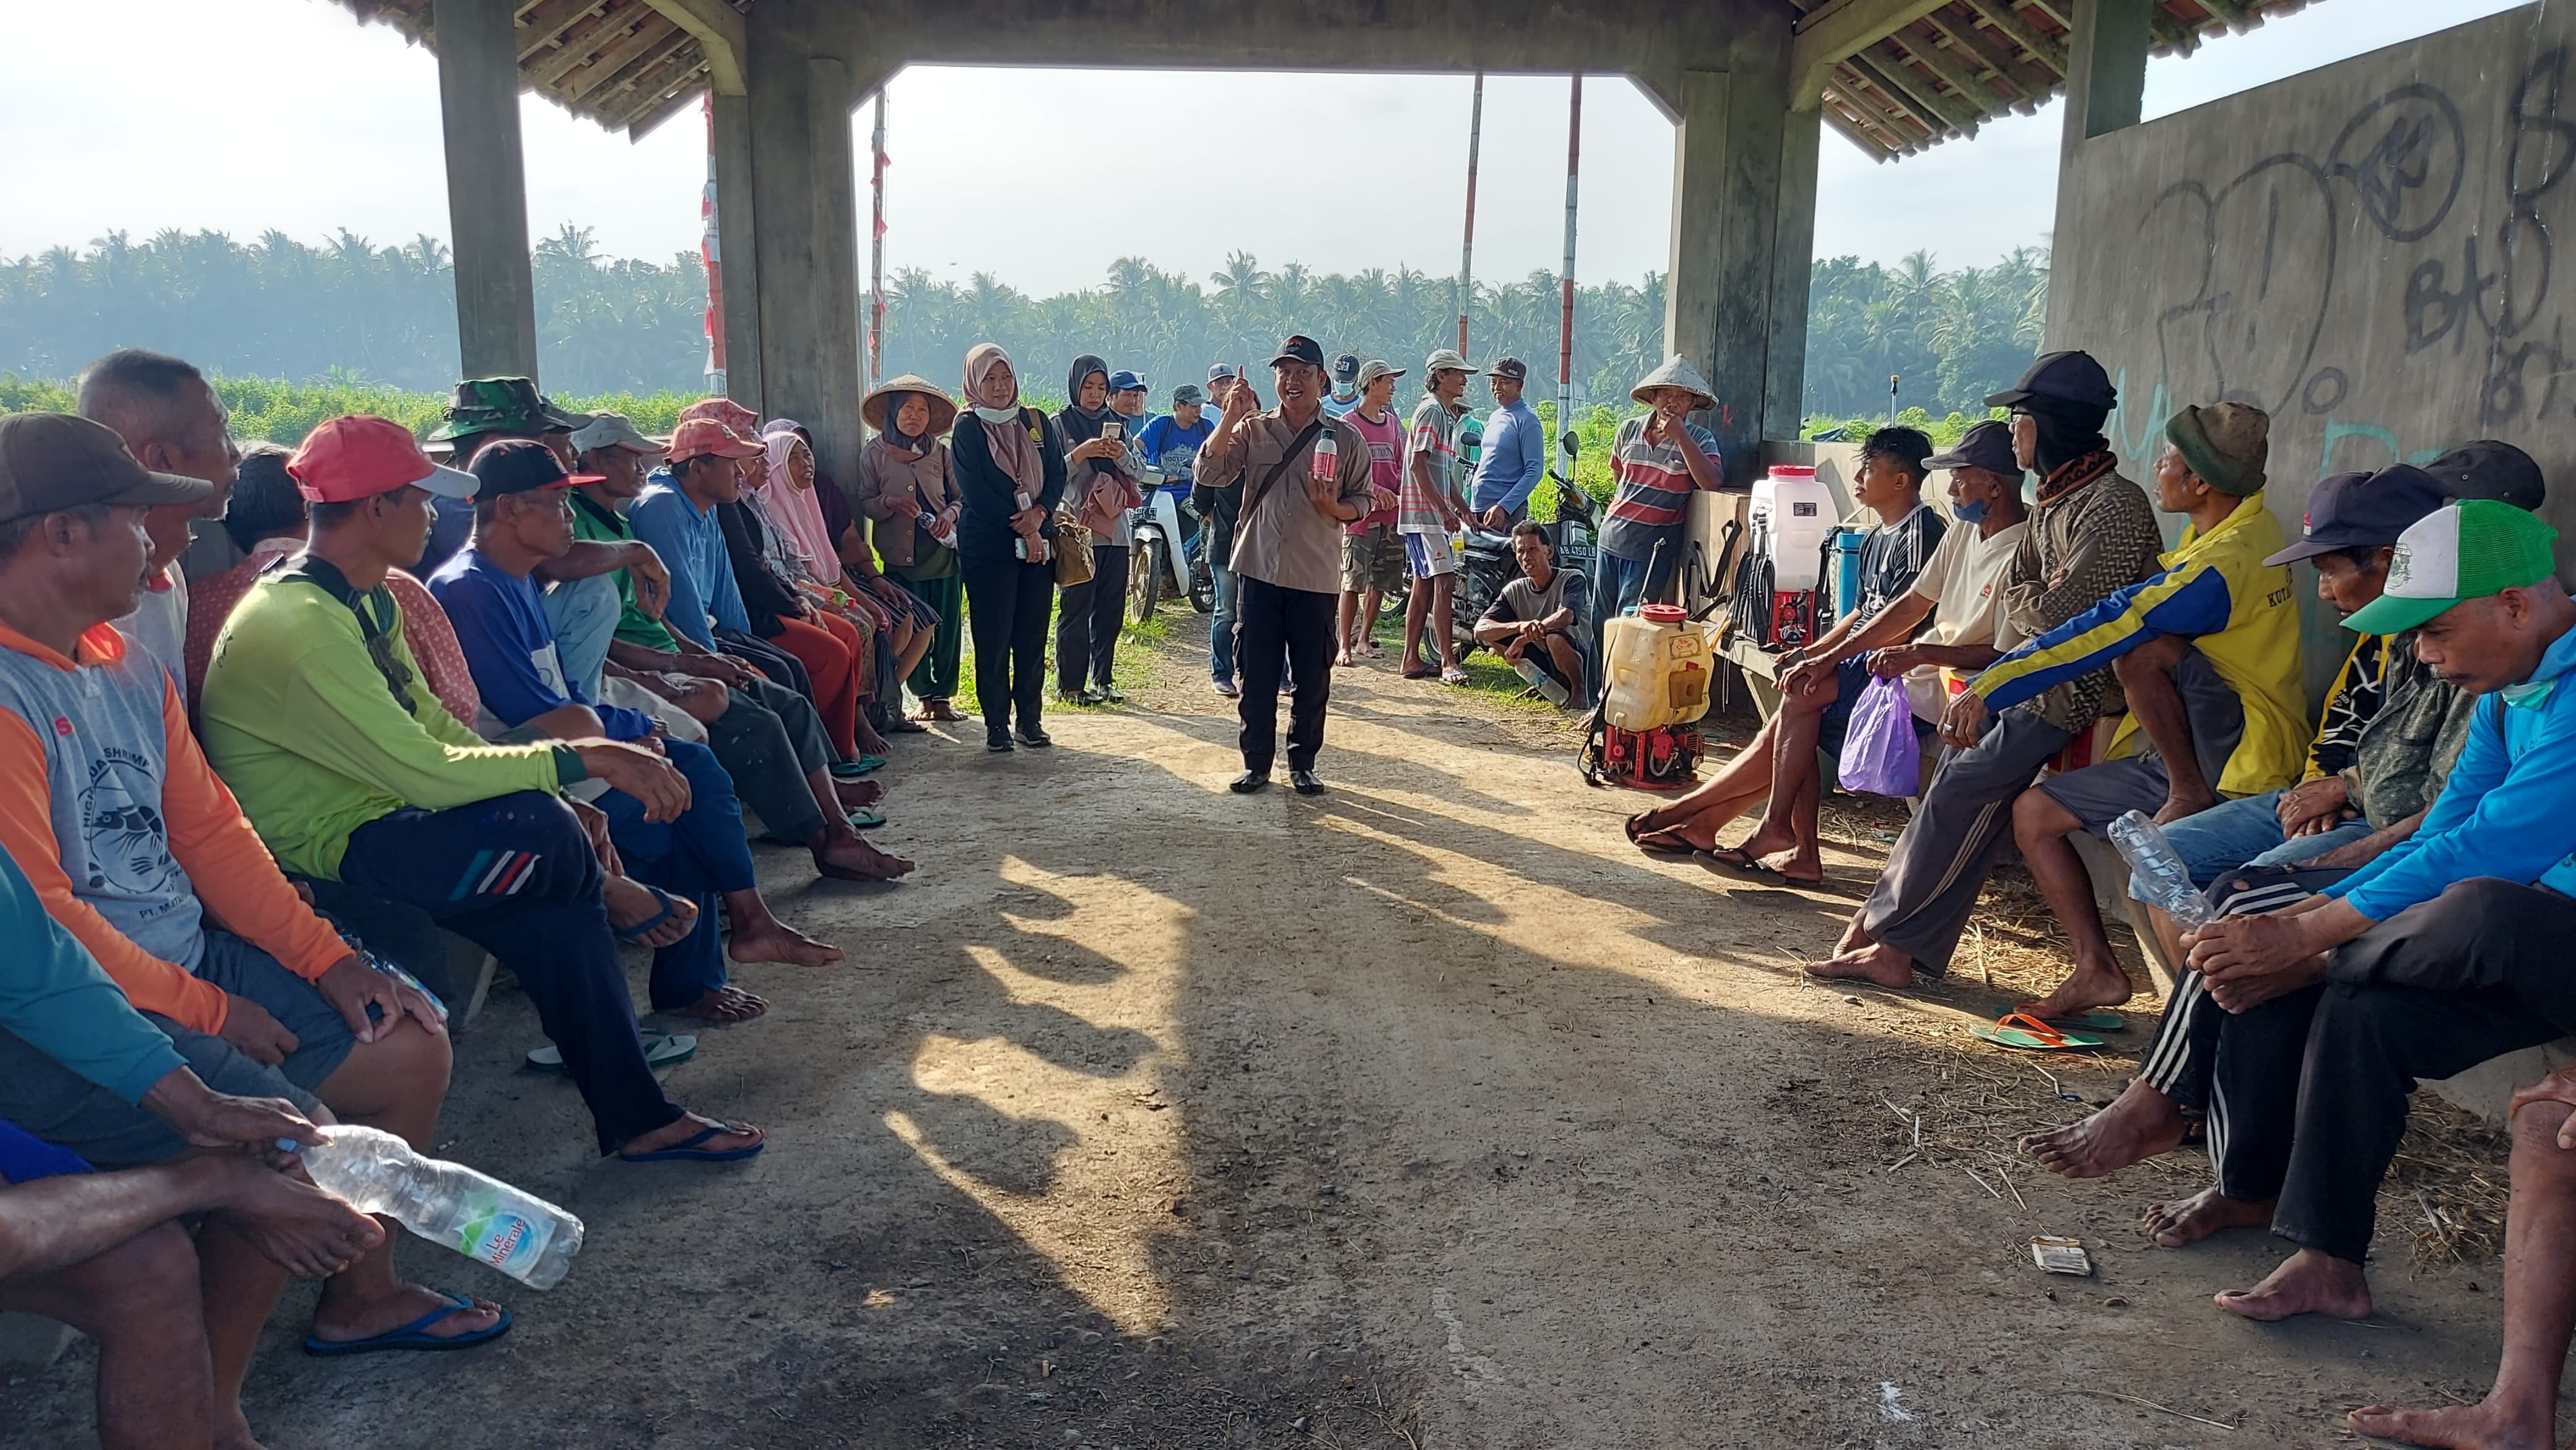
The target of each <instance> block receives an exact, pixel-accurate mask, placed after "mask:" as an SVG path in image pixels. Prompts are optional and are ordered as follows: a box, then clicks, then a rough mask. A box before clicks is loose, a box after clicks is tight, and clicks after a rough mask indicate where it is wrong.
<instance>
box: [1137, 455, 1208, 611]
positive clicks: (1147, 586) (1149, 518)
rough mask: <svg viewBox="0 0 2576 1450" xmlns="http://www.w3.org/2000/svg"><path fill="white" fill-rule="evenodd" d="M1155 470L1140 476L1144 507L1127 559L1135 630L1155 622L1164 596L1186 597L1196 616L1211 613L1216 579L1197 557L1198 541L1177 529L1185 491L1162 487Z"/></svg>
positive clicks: (1139, 516)
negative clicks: (1136, 624)
mask: <svg viewBox="0 0 2576 1450" xmlns="http://www.w3.org/2000/svg"><path fill="white" fill-rule="evenodd" d="M1163 480H1164V475H1163V473H1162V471H1161V470H1159V469H1148V470H1147V471H1146V475H1145V485H1146V488H1145V506H1144V507H1143V508H1140V509H1138V510H1137V511H1136V542H1135V546H1134V549H1133V552H1131V553H1130V554H1129V555H1128V562H1129V568H1128V572H1127V603H1128V606H1129V611H1130V613H1131V614H1132V615H1133V617H1134V618H1135V620H1136V622H1137V623H1138V624H1143V623H1145V622H1147V621H1148V620H1151V619H1152V618H1153V617H1154V608H1155V606H1156V605H1158V604H1160V603H1161V602H1162V600H1163V597H1164V596H1165V595H1166V594H1173V595H1186V596H1188V598H1189V601H1190V608H1192V609H1194V610H1196V611H1197V612H1199V613H1201V614H1211V613H1214V612H1215V610H1216V579H1215V576H1214V575H1212V574H1210V573H1209V572H1208V568H1207V565H1206V563H1205V562H1204V561H1203V560H1201V559H1199V558H1198V557H1197V554H1198V553H1199V548H1197V547H1194V546H1196V545H1197V543H1198V537H1199V536H1198V535H1194V534H1192V533H1190V532H1188V531H1186V530H1184V529H1183V528H1182V527H1181V506H1180V499H1181V497H1182V496H1183V494H1184V493H1185V492H1186V490H1179V489H1173V488H1167V487H1165V486H1164V481H1163Z"/></svg>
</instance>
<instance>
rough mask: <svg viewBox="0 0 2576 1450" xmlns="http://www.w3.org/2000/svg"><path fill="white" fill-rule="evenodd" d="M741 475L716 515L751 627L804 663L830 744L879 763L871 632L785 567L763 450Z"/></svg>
mask: <svg viewBox="0 0 2576 1450" xmlns="http://www.w3.org/2000/svg"><path fill="white" fill-rule="evenodd" d="M742 482H743V496H742V497H741V498H740V499H737V500H735V501H734V502H731V503H720V504H718V505H716V521H717V524H718V525H719V527H721V528H722V530H723V531H724V540H725V550H726V552H727V553H728V554H730V555H731V556H732V562H733V577H734V586H735V588H736V589H738V590H739V591H740V592H741V594H742V606H743V612H744V613H746V614H748V615H749V616H750V617H751V632H752V633H753V634H754V635H757V636H758V637H759V638H761V639H762V640H764V641H766V642H768V643H770V644H772V645H775V646H777V647H778V648H780V649H782V650H785V651H786V652H787V653H789V654H790V655H793V656H795V658H796V661H797V662H798V663H799V664H801V665H803V666H804V667H805V672H806V674H807V675H808V676H810V677H811V678H812V680H813V682H814V707H815V709H816V711H817V712H818V713H820V714H821V715H822V717H823V729H824V731H825V732H826V733H827V734H829V735H830V736H831V737H832V744H833V746H834V747H835V748H837V749H838V750H840V751H841V753H842V754H843V755H844V756H846V757H848V758H850V759H852V760H854V761H856V762H857V763H858V764H859V765H861V766H863V767H866V766H869V765H870V762H872V761H873V762H874V764H875V765H877V766H882V765H884V764H885V760H886V743H885V737H883V736H881V735H879V734H877V732H876V731H875V730H874V729H873V728H871V727H870V726H869V724H868V721H867V716H866V714H865V712H864V710H863V708H862V703H861V697H862V696H863V695H865V694H866V693H867V692H868V689H869V681H870V677H869V674H868V668H867V666H868V645H867V637H866V636H865V635H862V634H860V633H859V630H858V626H856V625H854V624H852V623H850V621H848V620H847V619H844V618H842V617H841V616H840V615H838V614H836V613H834V612H832V611H831V610H829V609H824V608H820V607H818V606H817V605H816V603H815V602H814V601H811V600H809V599H807V598H806V596H805V594H804V593H803V591H801V590H799V589H798V588H797V586H796V582H795V580H794V578H793V576H792V574H791V573H790V572H788V571H786V570H785V569H784V568H783V567H782V565H783V562H784V560H783V557H782V556H780V555H778V554H774V553H773V552H772V549H773V542H772V533H771V530H770V529H769V528H768V527H766V526H765V525H764V524H763V523H762V521H761V514H760V512H759V506H758V504H757V503H755V502H754V498H755V495H757V494H759V493H760V492H761V491H762V490H763V489H765V488H766V487H767V486H768V482H769V463H768V456H767V454H766V453H765V452H764V453H756V454H753V455H752V456H750V457H748V458H745V459H744V460H742ZM781 545H782V546H784V541H781ZM871 768H872V767H871Z"/></svg>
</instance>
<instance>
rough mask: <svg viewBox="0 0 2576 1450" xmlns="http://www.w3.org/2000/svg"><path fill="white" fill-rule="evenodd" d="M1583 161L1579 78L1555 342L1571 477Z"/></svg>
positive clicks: (1569, 130)
mask: <svg viewBox="0 0 2576 1450" xmlns="http://www.w3.org/2000/svg"><path fill="white" fill-rule="evenodd" d="M1582 157H1583V77H1582V76H1580V75H1577V76H1576V77H1575V78H1574V98H1573V100H1572V102H1571V103H1570V104H1569V105H1568V106H1567V108H1566V120H1565V276H1564V279H1563V282H1562V297H1561V302H1560V306H1561V313H1560V316H1559V317H1558V319H1557V339H1556V461H1557V471H1558V472H1559V473H1561V474H1563V475H1564V476H1565V477H1567V478H1569V479H1570V478H1572V477H1574V458H1573V456H1572V455H1571V454H1570V453H1568V452H1567V451H1566V447H1565V436H1566V435H1567V434H1569V433H1571V432H1573V431H1574V202H1575V195H1576V190H1577V188H1576V181H1577V179H1578V178H1579V177H1580V175H1581V167H1580V165H1579V163H1580V162H1581V160H1582Z"/></svg>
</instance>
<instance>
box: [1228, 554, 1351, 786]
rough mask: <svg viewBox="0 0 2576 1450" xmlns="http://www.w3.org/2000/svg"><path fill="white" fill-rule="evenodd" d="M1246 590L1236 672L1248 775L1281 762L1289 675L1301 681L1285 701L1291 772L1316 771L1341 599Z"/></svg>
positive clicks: (1260, 587) (1250, 586) (1269, 586)
mask: <svg viewBox="0 0 2576 1450" xmlns="http://www.w3.org/2000/svg"><path fill="white" fill-rule="evenodd" d="M1241 587H1242V590H1243V594H1242V597H1241V599H1240V601H1239V602H1238V603H1237V604H1236V606H1235V611H1236V619H1235V630H1236V635H1235V659H1234V667H1235V669H1236V670H1237V671H1238V672H1239V673H1240V674H1241V676H1242V683H1243V698H1242V699H1240V700H1238V701H1237V702H1236V706H1235V713H1236V714H1237V716H1238V717H1239V718H1241V720H1242V721H1243V731H1242V734H1241V737H1240V739H1241V741H1242V745H1243V765H1244V768H1245V769H1246V770H1258V771H1267V770H1269V769H1270V764H1271V761H1272V760H1273V759H1274V758H1275V757H1276V756H1277V755H1278V752H1279V681H1280V678H1281V671H1282V670H1283V669H1285V670H1287V671H1289V672H1291V673H1293V674H1294V675H1295V676H1296V679H1297V692H1296V693H1295V694H1293V695H1290V696H1289V697H1288V701H1289V703H1288V768H1289V769H1290V770H1313V769H1314V768H1315V755H1316V752H1318V751H1320V750H1322V749H1323V748H1324V707H1325V706H1326V705H1327V704H1330V703H1331V701H1332V695H1333V674H1332V669H1333V650H1334V642H1333V633H1334V624H1335V617H1334V611H1335V610H1336V609H1338V608H1339V607H1340V605H1341V596H1340V595H1339V594H1323V593H1318V592H1316V591H1314V590H1311V589H1283V588H1281V587H1280V586H1278V585H1276V584H1273V583H1270V582H1269V581H1267V580H1264V579H1254V578H1251V577H1249V576H1245V577H1243V580H1242V585H1241Z"/></svg>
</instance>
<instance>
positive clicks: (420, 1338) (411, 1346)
mask: <svg viewBox="0 0 2576 1450" xmlns="http://www.w3.org/2000/svg"><path fill="white" fill-rule="evenodd" d="M437 1292H438V1297H440V1298H442V1299H445V1300H446V1301H447V1307H446V1308H444V1309H432V1310H431V1311H429V1312H428V1313H427V1314H424V1315H422V1316H420V1317H419V1318H418V1319H415V1320H413V1321H412V1322H410V1323H409V1324H406V1325H404V1326H402V1327H401V1328H400V1329H388V1330H386V1331H385V1332H384V1333H382V1334H379V1335H376V1336H375V1337H373V1338H371V1339H319V1338H316V1337H314V1336H313V1335H310V1334H307V1335H305V1336H304V1352H305V1353H306V1354H309V1355H313V1356H315V1357H317V1358H323V1359H328V1358H331V1357H333V1356H336V1355H343V1354H383V1353H385V1352H387V1351H390V1350H411V1351H414V1352H427V1353H442V1352H444V1351H447V1350H451V1349H472V1348H473V1347H474V1346H476V1345H478V1344H490V1343H491V1342H492V1341H493V1340H496V1339H498V1338H500V1337H501V1336H502V1335H504V1334H507V1333H509V1332H510V1325H511V1322H512V1315H511V1313H510V1311H509V1310H507V1309H504V1310H502V1311H501V1318H500V1320H499V1322H497V1323H495V1324H494V1325H493V1326H492V1327H491V1328H489V1329H478V1330H476V1331H474V1332H473V1333H472V1334H457V1335H450V1336H448V1337H446V1338H444V1339H442V1338H440V1337H439V1336H437V1335H435V1334H428V1333H424V1332H423V1331H425V1330H427V1329H428V1328H429V1326H431V1325H433V1324H436V1323H437V1322H438V1321H440V1320H442V1319H444V1318H446V1317H447V1316H448V1315H450V1314H456V1313H466V1312H471V1311H472V1310H474V1309H475V1308H476V1307H477V1306H476V1304H475V1303H474V1301H473V1300H471V1299H468V1298H466V1297H465V1296H464V1295H462V1294H453V1293H450V1292H448V1291H447V1290H445V1289H441V1290H439V1291H437Z"/></svg>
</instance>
